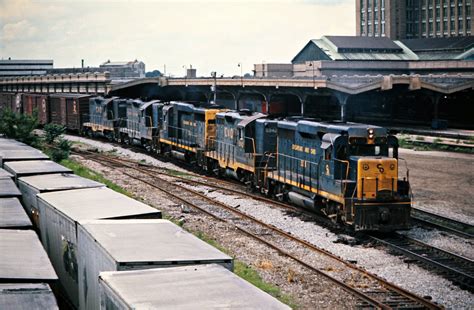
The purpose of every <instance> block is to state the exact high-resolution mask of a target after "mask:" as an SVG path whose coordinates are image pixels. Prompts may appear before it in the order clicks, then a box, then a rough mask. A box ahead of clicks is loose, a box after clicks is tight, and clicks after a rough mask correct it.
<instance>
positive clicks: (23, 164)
mask: <svg viewBox="0 0 474 310" xmlns="http://www.w3.org/2000/svg"><path fill="white" fill-rule="evenodd" d="M4 168H5V170H7V171H9V172H11V173H13V174H14V175H16V176H17V177H21V176H26V175H34V174H47V173H72V170H71V169H69V168H66V167H64V166H61V165H60V164H58V163H55V162H54V161H51V160H28V161H9V162H6V163H5V165H4Z"/></svg>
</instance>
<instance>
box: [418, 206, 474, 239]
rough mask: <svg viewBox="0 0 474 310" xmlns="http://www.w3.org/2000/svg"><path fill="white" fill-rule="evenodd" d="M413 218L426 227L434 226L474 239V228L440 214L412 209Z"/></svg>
mask: <svg viewBox="0 0 474 310" xmlns="http://www.w3.org/2000/svg"><path fill="white" fill-rule="evenodd" d="M411 217H412V218H413V219H415V220H416V221H419V222H421V223H422V224H424V225H429V226H433V227H435V228H438V229H440V230H445V231H448V232H451V233H453V234H456V235H458V236H460V237H463V238H467V239H474V226H473V225H471V224H468V223H464V222H461V221H458V220H454V219H451V218H448V217H445V216H442V215H439V214H435V213H431V212H428V211H425V210H421V209H418V208H412V214H411Z"/></svg>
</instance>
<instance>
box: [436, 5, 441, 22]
mask: <svg viewBox="0 0 474 310" xmlns="http://www.w3.org/2000/svg"><path fill="white" fill-rule="evenodd" d="M440 16H441V14H440V11H439V8H436V18H437V19H439V17H440Z"/></svg>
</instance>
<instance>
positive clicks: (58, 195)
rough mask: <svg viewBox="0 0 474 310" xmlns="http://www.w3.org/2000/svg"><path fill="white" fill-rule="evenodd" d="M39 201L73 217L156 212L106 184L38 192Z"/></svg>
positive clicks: (92, 217) (76, 218) (107, 216)
mask: <svg viewBox="0 0 474 310" xmlns="http://www.w3.org/2000/svg"><path fill="white" fill-rule="evenodd" d="M38 199H39V202H41V201H42V202H44V203H46V204H47V205H49V206H50V207H53V208H55V209H56V210H58V211H59V212H61V213H62V214H64V215H65V216H67V217H68V218H70V219H71V220H73V221H76V222H80V221H83V220H94V219H104V218H118V217H127V216H135V215H145V214H150V215H153V214H157V215H161V211H159V210H157V209H154V208H152V207H150V206H148V205H146V204H144V203H141V202H139V201H137V200H135V199H132V198H130V197H127V196H125V195H122V194H120V193H117V192H115V191H113V190H111V189H109V188H106V187H99V188H87V189H74V190H68V191H60V192H51V193H42V194H38Z"/></svg>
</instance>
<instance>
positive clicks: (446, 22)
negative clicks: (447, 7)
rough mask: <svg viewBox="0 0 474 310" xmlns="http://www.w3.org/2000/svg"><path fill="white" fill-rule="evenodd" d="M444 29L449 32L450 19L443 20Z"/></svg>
mask: <svg viewBox="0 0 474 310" xmlns="http://www.w3.org/2000/svg"><path fill="white" fill-rule="evenodd" d="M443 31H444V32H447V31H448V21H447V20H444V21H443Z"/></svg>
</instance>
